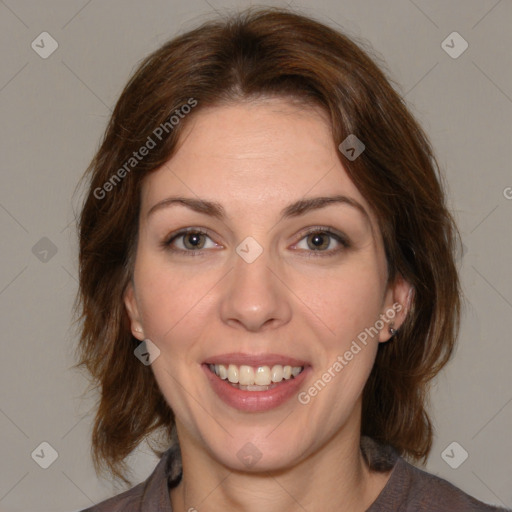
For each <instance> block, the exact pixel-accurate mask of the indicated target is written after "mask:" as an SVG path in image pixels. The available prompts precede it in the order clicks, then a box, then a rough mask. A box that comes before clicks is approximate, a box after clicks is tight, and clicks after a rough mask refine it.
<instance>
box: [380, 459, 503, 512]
mask: <svg viewBox="0 0 512 512" xmlns="http://www.w3.org/2000/svg"><path fill="white" fill-rule="evenodd" d="M393 477H394V478H393ZM388 486H389V489H388ZM384 491H387V494H388V495H389V496H388V499H391V500H392V499H393V495H394V496H395V497H396V498H397V500H398V501H396V502H395V505H397V508H393V509H389V510H400V511H402V512H413V511H414V512H423V511H424V512H430V511H436V512H452V511H458V510H460V511H468V512H469V511H471V512H497V511H505V510H506V509H504V508H500V507H496V506H493V505H488V504H486V503H483V502H482V501H479V500H477V499H476V498H474V497H472V496H470V495H469V494H467V493H465V492H464V491H462V490H461V489H459V488H457V487H455V485H453V484H451V483H450V482H448V481H447V480H444V479H443V478H440V477H438V476H436V475H433V474H431V473H427V472H426V471H423V470H422V469H419V468H417V467H415V466H413V465H412V464H409V463H408V462H406V461H405V460H404V459H402V458H399V459H398V460H397V462H396V467H395V469H394V471H393V473H392V475H391V478H390V480H389V482H388V485H387V486H386V487H385V489H384ZM383 499H384V500H385V499H386V496H383ZM375 510H376V511H377V510H380V509H379V508H377V509H375ZM385 510H388V509H387V508H382V511H385Z"/></svg>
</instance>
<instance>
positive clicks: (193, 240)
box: [186, 233, 202, 249]
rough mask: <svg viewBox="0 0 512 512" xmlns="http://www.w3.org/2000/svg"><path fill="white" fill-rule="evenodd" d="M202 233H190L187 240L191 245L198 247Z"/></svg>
mask: <svg viewBox="0 0 512 512" xmlns="http://www.w3.org/2000/svg"><path fill="white" fill-rule="evenodd" d="M201 236H202V235H201V233H192V234H189V235H188V237H187V238H186V240H187V241H188V242H189V245H191V246H192V248H194V249H197V247H198V246H199V245H201Z"/></svg>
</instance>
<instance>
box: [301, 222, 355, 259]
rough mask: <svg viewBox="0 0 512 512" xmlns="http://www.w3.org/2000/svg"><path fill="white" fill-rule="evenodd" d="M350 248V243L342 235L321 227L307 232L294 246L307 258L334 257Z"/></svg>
mask: <svg viewBox="0 0 512 512" xmlns="http://www.w3.org/2000/svg"><path fill="white" fill-rule="evenodd" d="M349 247H350V243H349V242H348V241H347V239H346V237H344V236H343V235H342V234H341V233H338V232H334V231H331V228H329V229H327V228H321V227H316V228H314V229H312V230H310V231H309V233H308V232H306V233H305V234H304V235H303V237H302V238H301V239H300V241H299V243H298V244H296V245H295V246H294V248H296V249H300V251H301V252H304V255H305V256H308V255H309V256H334V255H335V254H338V253H339V252H341V251H343V250H345V249H348V248H349Z"/></svg>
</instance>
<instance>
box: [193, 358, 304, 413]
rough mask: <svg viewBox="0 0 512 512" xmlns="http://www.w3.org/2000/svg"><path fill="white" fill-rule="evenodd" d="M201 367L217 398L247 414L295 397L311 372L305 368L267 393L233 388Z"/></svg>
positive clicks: (274, 406)
mask: <svg viewBox="0 0 512 512" xmlns="http://www.w3.org/2000/svg"><path fill="white" fill-rule="evenodd" d="M202 367H203V370H204V372H205V373H206V377H207V378H208V380H209V382H210V384H211V386H212V388H213V390H214V391H215V393H217V395H218V396H219V398H220V399H221V400H222V401H223V402H225V403H226V404H228V405H230V406H231V407H234V408H235V409H239V410H240V411H247V412H263V411H268V410H270V409H274V408H276V407H279V406H280V405H281V404H283V403H285V402H286V401H287V400H289V399H290V398H292V397H293V396H296V395H297V392H298V389H299V387H300V386H301V384H302V382H303V381H304V379H305V378H306V375H307V374H308V373H309V370H311V367H310V366H307V367H305V368H304V370H302V372H300V373H299V375H297V377H294V378H292V379H288V380H282V381H281V383H280V384H279V385H278V386H276V387H275V388H272V389H269V390H267V391H244V390H241V389H237V388H234V387H233V386H232V385H231V384H229V382H228V381H227V380H223V379H221V378H220V377H217V375H215V374H214V373H213V372H212V371H211V370H210V369H209V367H208V365H207V364H203V365H202Z"/></svg>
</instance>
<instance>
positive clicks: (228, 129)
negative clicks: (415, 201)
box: [142, 98, 374, 224]
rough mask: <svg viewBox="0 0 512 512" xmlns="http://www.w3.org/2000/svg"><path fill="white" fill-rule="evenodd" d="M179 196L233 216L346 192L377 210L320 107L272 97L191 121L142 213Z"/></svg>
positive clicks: (147, 185)
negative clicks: (354, 175)
mask: <svg viewBox="0 0 512 512" xmlns="http://www.w3.org/2000/svg"><path fill="white" fill-rule="evenodd" d="M171 194H173V195H174V194H180V195H186V196H189V197H192V198H201V199H207V200H211V201H216V202H221V203H222V204H223V205H225V209H226V211H227V212H228V213H229V211H230V209H231V210H232V211H233V213H243V212H244V211H247V210H249V209H255V211H259V212H262V211H263V210H265V211H273V210H274V209H275V210H276V211H277V210H279V211H281V209H282V208H284V207H286V206H287V205H288V204H290V203H291V202H294V201H297V200H299V199H303V198H307V197H313V196H315V197H318V196H329V195H335V194H343V195H346V196H349V197H352V198H353V199H355V200H357V201H358V202H359V203H361V204H362V205H363V206H364V207H365V209H366V210H367V211H368V213H369V214H370V217H371V218H372V224H373V223H374V219H373V217H372V213H371V208H370V206H369V204H368V203H367V201H366V200H365V198H364V197H363V196H362V195H361V193H360V192H359V190H358V189H357V188H356V186H355V185H354V184H353V182H352V181H351V180H350V178H349V176H348V175H347V173H346V171H345V169H344V168H343V165H342V163H341V161H340V158H339V154H338V149H337V146H336V144H335V142H334V141H333V139H332V134H331V128H330V124H329V121H328V119H327V116H326V114H325V113H324V112H323V111H322V110H321V109H319V108H312V107H310V106H301V105H298V104H297V103H291V102H290V101H287V100H283V99H276V98H273V99H267V100H258V101H251V102H242V103H234V104H230V105H225V106H217V107H211V108H203V109H202V110H198V111H197V112H195V113H194V116H193V117H191V119H189V120H186V125H185V126H184V131H183V133H182V135H181V138H180V141H179V146H178V150H177V152H176V153H175V154H174V155H173V157H172V158H171V159H170V160H169V161H168V162H167V163H166V164H165V165H164V166H162V167H161V168H160V169H158V170H157V171H155V172H153V173H151V174H150V175H149V176H147V177H146V179H145V180H144V184H143V194H142V199H143V206H142V210H143V212H144V211H148V210H149V209H150V208H151V207H152V205H154V204H155V203H157V202H159V201H161V200H163V199H165V198H166V196H168V195H171Z"/></svg>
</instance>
